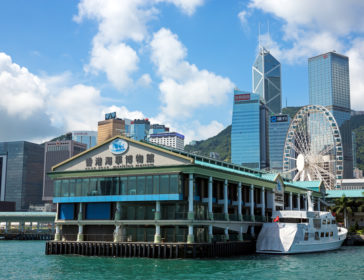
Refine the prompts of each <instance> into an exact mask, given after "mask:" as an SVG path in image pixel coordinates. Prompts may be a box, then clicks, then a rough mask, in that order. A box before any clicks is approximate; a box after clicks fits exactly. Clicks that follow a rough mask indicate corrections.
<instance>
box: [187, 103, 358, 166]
mask: <svg viewBox="0 0 364 280" xmlns="http://www.w3.org/2000/svg"><path fill="white" fill-rule="evenodd" d="M300 108H301V107H286V108H283V109H282V112H283V114H288V115H290V116H291V118H293V117H294V115H295V114H296V113H297V111H298V110H299V109H300ZM351 126H352V129H353V131H354V132H355V135H356V139H355V140H356V141H355V142H356V147H357V148H356V157H357V167H358V168H359V169H362V170H364V115H358V116H353V117H352V118H351ZM230 134H231V125H229V126H228V127H226V128H225V129H224V130H222V131H221V132H220V133H218V134H217V135H216V136H214V137H211V138H209V139H206V140H201V141H197V143H196V145H193V146H191V145H186V146H185V151H187V152H192V153H196V154H199V155H203V156H209V155H210V152H216V153H219V155H220V159H221V160H224V161H228V162H229V161H230V160H231V155H230V139H231V137H230Z"/></svg>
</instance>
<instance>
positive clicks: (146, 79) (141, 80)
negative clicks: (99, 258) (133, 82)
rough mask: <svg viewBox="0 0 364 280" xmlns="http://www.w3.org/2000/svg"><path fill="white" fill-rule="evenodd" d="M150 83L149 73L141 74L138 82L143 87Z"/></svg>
mask: <svg viewBox="0 0 364 280" xmlns="http://www.w3.org/2000/svg"><path fill="white" fill-rule="evenodd" d="M151 83H152V78H151V77H150V75H149V74H143V75H142V76H141V77H140V78H139V80H138V84H139V85H141V86H143V87H147V86H149V85H150V84H151Z"/></svg>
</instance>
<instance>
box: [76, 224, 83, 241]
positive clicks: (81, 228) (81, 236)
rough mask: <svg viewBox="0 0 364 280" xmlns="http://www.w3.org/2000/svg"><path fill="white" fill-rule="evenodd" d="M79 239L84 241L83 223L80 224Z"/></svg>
mask: <svg viewBox="0 0 364 280" xmlns="http://www.w3.org/2000/svg"><path fill="white" fill-rule="evenodd" d="M77 241H78V242H80V241H83V225H78V234H77Z"/></svg>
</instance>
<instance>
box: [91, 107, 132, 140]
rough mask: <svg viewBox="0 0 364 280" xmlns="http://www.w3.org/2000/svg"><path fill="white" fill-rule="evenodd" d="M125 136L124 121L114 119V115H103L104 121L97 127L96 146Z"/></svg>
mask: <svg viewBox="0 0 364 280" xmlns="http://www.w3.org/2000/svg"><path fill="white" fill-rule="evenodd" d="M116 135H125V121H124V120H122V119H117V118H116V113H108V114H105V120H104V121H99V122H98V125H97V144H98V145H99V144H101V143H103V142H105V141H106V140H108V139H110V138H112V137H114V136H116Z"/></svg>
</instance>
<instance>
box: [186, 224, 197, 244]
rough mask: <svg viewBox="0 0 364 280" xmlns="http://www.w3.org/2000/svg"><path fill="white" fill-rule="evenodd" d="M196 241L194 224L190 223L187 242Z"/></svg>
mask: <svg viewBox="0 0 364 280" xmlns="http://www.w3.org/2000/svg"><path fill="white" fill-rule="evenodd" d="M194 242H195V236H194V235H193V225H189V226H188V236H187V243H194Z"/></svg>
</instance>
